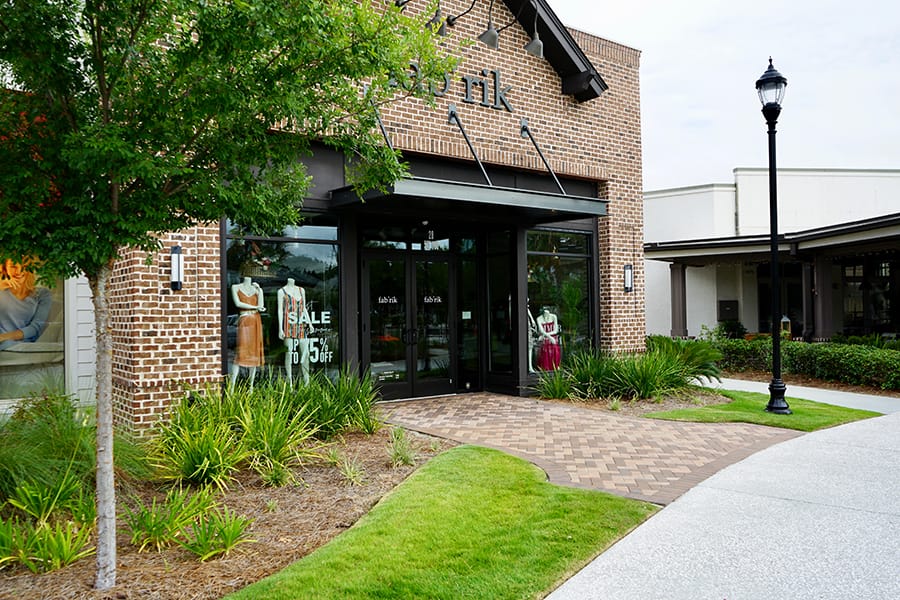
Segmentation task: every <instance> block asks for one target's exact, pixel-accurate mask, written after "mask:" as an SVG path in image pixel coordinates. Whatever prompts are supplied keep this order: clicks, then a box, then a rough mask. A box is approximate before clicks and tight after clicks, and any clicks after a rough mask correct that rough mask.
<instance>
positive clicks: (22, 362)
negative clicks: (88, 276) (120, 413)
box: [0, 259, 65, 399]
mask: <svg viewBox="0 0 900 600" xmlns="http://www.w3.org/2000/svg"><path fill="white" fill-rule="evenodd" d="M31 262H32V261H31V260H28V259H26V260H23V261H21V262H16V261H14V260H11V259H10V260H6V261H5V262H3V263H0V398H3V399H11V398H23V397H25V396H28V395H30V394H37V393H41V392H58V393H63V392H65V373H64V370H63V363H64V360H63V359H64V348H63V325H62V315H63V303H62V285H61V282H60V285H57V286H55V289H53V290H51V289H50V288H48V287H47V286H45V285H43V284H42V283H41V282H40V281H38V280H37V278H36V277H35V275H34V274H33V273H31V272H30V271H29V269H28V267H29V265H30V264H31Z"/></svg>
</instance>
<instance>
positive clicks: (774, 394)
mask: <svg viewBox="0 0 900 600" xmlns="http://www.w3.org/2000/svg"><path fill="white" fill-rule="evenodd" d="M786 391H787V386H786V385H784V382H783V381H782V380H781V379H778V378H773V379H772V382H771V383H770V384H769V403H768V404H767V405H766V412H770V413H775V414H776V415H789V414H792V413H791V409H790V407H788V403H787V402H786V401H785V399H784V393H785V392H786Z"/></svg>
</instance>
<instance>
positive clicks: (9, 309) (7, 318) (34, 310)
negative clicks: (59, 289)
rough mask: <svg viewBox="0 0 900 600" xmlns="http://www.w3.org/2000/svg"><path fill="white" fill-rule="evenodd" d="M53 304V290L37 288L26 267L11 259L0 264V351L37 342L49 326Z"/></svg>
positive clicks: (33, 277)
mask: <svg viewBox="0 0 900 600" xmlns="http://www.w3.org/2000/svg"><path fill="white" fill-rule="evenodd" d="M26 264H27V263H26ZM52 301H53V298H52V296H51V294H50V290H48V289H47V288H45V287H38V286H37V285H36V278H35V276H34V274H33V273H29V272H28V271H27V270H26V268H25V265H23V264H20V263H17V262H15V261H14V260H12V259H7V260H6V261H5V262H3V263H2V264H0V350H3V349H4V348H7V347H9V346H12V345H13V344H15V343H16V342H34V341H35V340H37V339H38V338H39V337H40V336H41V333H43V332H44V328H45V327H46V326H47V319H48V318H49V316H50V305H51V303H52Z"/></svg>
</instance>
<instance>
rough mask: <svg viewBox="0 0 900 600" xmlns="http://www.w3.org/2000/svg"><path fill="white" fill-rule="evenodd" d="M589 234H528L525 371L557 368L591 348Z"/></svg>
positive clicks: (532, 232)
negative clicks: (569, 356) (527, 325)
mask: <svg viewBox="0 0 900 600" xmlns="http://www.w3.org/2000/svg"><path fill="white" fill-rule="evenodd" d="M590 239H591V238H590V235H588V234H585V233H574V232H560V231H529V232H528V236H527V251H528V320H529V326H530V327H529V338H528V347H529V370H531V371H534V370H552V369H556V368H558V367H559V365H560V363H561V361H562V359H563V358H564V356H565V355H566V354H567V353H571V352H573V351H576V350H579V349H587V348H589V347H590V345H591V318H590V310H589V306H590V289H591V288H590V277H589V273H590V250H589V249H590Z"/></svg>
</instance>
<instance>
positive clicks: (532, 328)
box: [525, 303, 538, 373]
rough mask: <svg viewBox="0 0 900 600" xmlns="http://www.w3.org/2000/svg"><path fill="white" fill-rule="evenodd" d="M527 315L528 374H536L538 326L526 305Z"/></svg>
mask: <svg viewBox="0 0 900 600" xmlns="http://www.w3.org/2000/svg"><path fill="white" fill-rule="evenodd" d="M525 314H526V315H528V333H527V335H528V372H529V373H534V341H535V338H536V337H537V336H538V326H537V323H535V322H534V317H532V316H531V308H530V307H529V306H528V304H527V303H526V304H525Z"/></svg>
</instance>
